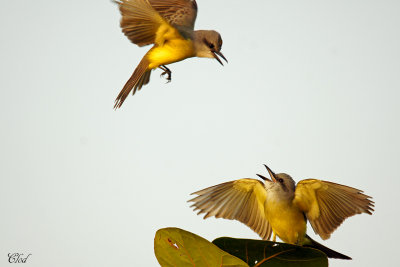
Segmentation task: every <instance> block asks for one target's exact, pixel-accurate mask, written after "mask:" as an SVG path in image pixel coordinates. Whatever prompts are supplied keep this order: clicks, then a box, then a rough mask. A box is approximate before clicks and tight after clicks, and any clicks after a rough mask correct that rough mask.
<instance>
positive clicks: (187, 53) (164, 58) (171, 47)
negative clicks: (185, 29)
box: [146, 39, 194, 69]
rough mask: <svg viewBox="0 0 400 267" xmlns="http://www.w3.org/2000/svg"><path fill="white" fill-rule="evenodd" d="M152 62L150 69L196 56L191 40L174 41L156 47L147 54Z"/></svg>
mask: <svg viewBox="0 0 400 267" xmlns="http://www.w3.org/2000/svg"><path fill="white" fill-rule="evenodd" d="M146 56H147V58H148V60H149V61H150V64H149V69H154V68H157V67H158V66H160V65H167V64H171V63H174V62H177V61H181V60H183V59H185V58H188V57H193V56H194V46H193V42H192V41H191V40H186V39H173V40H169V41H168V42H165V43H164V45H162V46H154V47H153V48H152V49H150V51H149V52H148V53H147V55H146Z"/></svg>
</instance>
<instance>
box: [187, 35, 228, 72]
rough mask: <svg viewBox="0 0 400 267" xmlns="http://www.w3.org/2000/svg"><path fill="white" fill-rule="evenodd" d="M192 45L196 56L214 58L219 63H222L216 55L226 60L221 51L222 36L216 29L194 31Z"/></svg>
mask: <svg viewBox="0 0 400 267" xmlns="http://www.w3.org/2000/svg"><path fill="white" fill-rule="evenodd" d="M194 46H195V50H196V56H197V57H208V58H215V59H216V60H217V61H218V62H219V63H220V64H221V65H224V64H223V63H222V61H221V59H219V57H218V56H220V57H221V58H223V59H224V60H225V61H226V62H228V60H227V59H226V58H225V57H224V55H223V54H222V53H221V47H222V38H221V35H220V34H219V33H218V32H216V31H204V30H200V31H195V32H194Z"/></svg>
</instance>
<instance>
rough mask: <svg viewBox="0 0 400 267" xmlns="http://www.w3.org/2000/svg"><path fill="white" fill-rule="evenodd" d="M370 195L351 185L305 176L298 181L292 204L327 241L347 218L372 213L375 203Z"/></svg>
mask: <svg viewBox="0 0 400 267" xmlns="http://www.w3.org/2000/svg"><path fill="white" fill-rule="evenodd" d="M370 198H371V197H369V196H367V195H364V194H363V192H362V191H361V190H358V189H355V188H352V187H349V186H345V185H340V184H335V183H331V182H326V181H321V180H316V179H306V180H302V181H300V182H299V183H298V184H297V186H296V191H295V198H294V200H293V203H294V204H295V205H297V206H298V207H299V208H300V209H301V210H302V211H303V212H304V213H305V214H306V216H307V219H308V220H309V221H310V223H311V226H312V227H313V229H314V231H315V232H316V233H317V234H318V235H320V236H321V238H322V239H324V240H325V239H328V238H329V237H330V235H331V233H332V232H333V231H334V230H335V229H336V228H337V227H338V226H339V225H340V224H341V223H342V222H343V221H344V220H345V219H346V218H348V217H350V216H353V215H355V214H360V213H368V214H371V212H372V211H373V206H374V204H373V203H374V202H373V201H371V199H370Z"/></svg>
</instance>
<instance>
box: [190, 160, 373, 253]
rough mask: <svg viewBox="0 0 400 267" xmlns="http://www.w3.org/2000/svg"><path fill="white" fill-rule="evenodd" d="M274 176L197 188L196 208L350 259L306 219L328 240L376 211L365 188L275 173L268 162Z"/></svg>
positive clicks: (262, 233)
mask: <svg viewBox="0 0 400 267" xmlns="http://www.w3.org/2000/svg"><path fill="white" fill-rule="evenodd" d="M264 166H265V167H266V168H267V170H268V172H269V175H270V177H271V180H270V179H268V178H267V177H264V176H262V175H260V174H257V175H258V176H259V177H260V178H262V179H263V180H264V181H265V184H264V183H263V182H261V181H259V180H256V179H250V178H245V179H239V180H236V181H231V182H226V183H222V184H219V185H215V186H212V187H208V188H206V189H203V190H200V191H197V192H194V193H193V194H196V195H198V196H197V197H195V198H193V199H191V200H189V202H194V204H193V205H192V206H191V207H194V210H195V211H196V210H199V212H198V214H201V213H205V216H204V219H206V218H208V217H211V216H215V217H216V218H225V219H230V220H238V221H241V222H242V223H244V224H246V225H247V226H249V227H250V228H251V229H253V230H254V231H255V232H256V233H257V234H259V235H260V236H261V238H263V239H265V240H269V239H270V237H271V234H273V241H275V240H276V236H278V237H279V238H280V239H281V240H282V241H284V242H286V243H290V244H296V245H302V246H309V247H314V248H316V249H319V250H321V251H323V252H324V253H325V254H326V255H327V256H328V257H330V258H340V259H351V258H350V257H348V256H346V255H343V254H341V253H339V252H336V251H333V250H331V249H329V248H327V247H325V246H323V245H321V244H319V243H317V242H316V241H314V240H312V239H311V238H310V237H309V236H308V235H307V234H306V228H307V220H308V221H309V222H310V224H311V226H312V228H313V229H314V232H315V233H316V234H318V235H319V236H320V237H321V238H322V239H324V240H326V239H328V238H329V237H330V236H331V233H332V232H333V231H334V230H335V229H336V228H337V227H338V226H339V225H340V224H341V223H342V222H343V221H344V220H345V219H346V218H347V217H350V216H353V215H355V214H360V213H367V214H372V211H373V206H374V204H373V203H374V202H373V201H371V197H369V196H367V195H364V194H363V192H362V191H361V190H358V189H355V188H352V187H349V186H345V185H340V184H335V183H332V182H327V181H321V180H317V179H306V180H302V181H300V182H299V183H297V186H296V184H295V182H294V181H293V179H292V178H291V177H290V176H289V175H288V174H285V173H278V174H275V173H274V172H273V171H271V169H270V168H268V167H267V166H266V165H264Z"/></svg>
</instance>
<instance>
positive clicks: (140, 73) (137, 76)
mask: <svg viewBox="0 0 400 267" xmlns="http://www.w3.org/2000/svg"><path fill="white" fill-rule="evenodd" d="M148 67H149V61H148V59H147V58H146V56H144V57H143V58H142V60H141V61H140V63H139V65H138V66H137V67H136V69H135V71H134V72H133V74H132V76H131V77H130V78H129V80H128V81H127V82H126V83H125V85H124V88H122V90H121V92H120V93H119V95H118V96H117V98H116V99H115V105H114V108H115V109H117V108H120V107H121V106H122V104H123V103H124V101H125V99H126V98H127V96H128V95H129V93H130V92H131V91H132V89H133V91H132V95H134V94H135V93H136V90H140V88H142V86H143V85H145V84H148V83H149V81H150V74H151V69H148Z"/></svg>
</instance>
